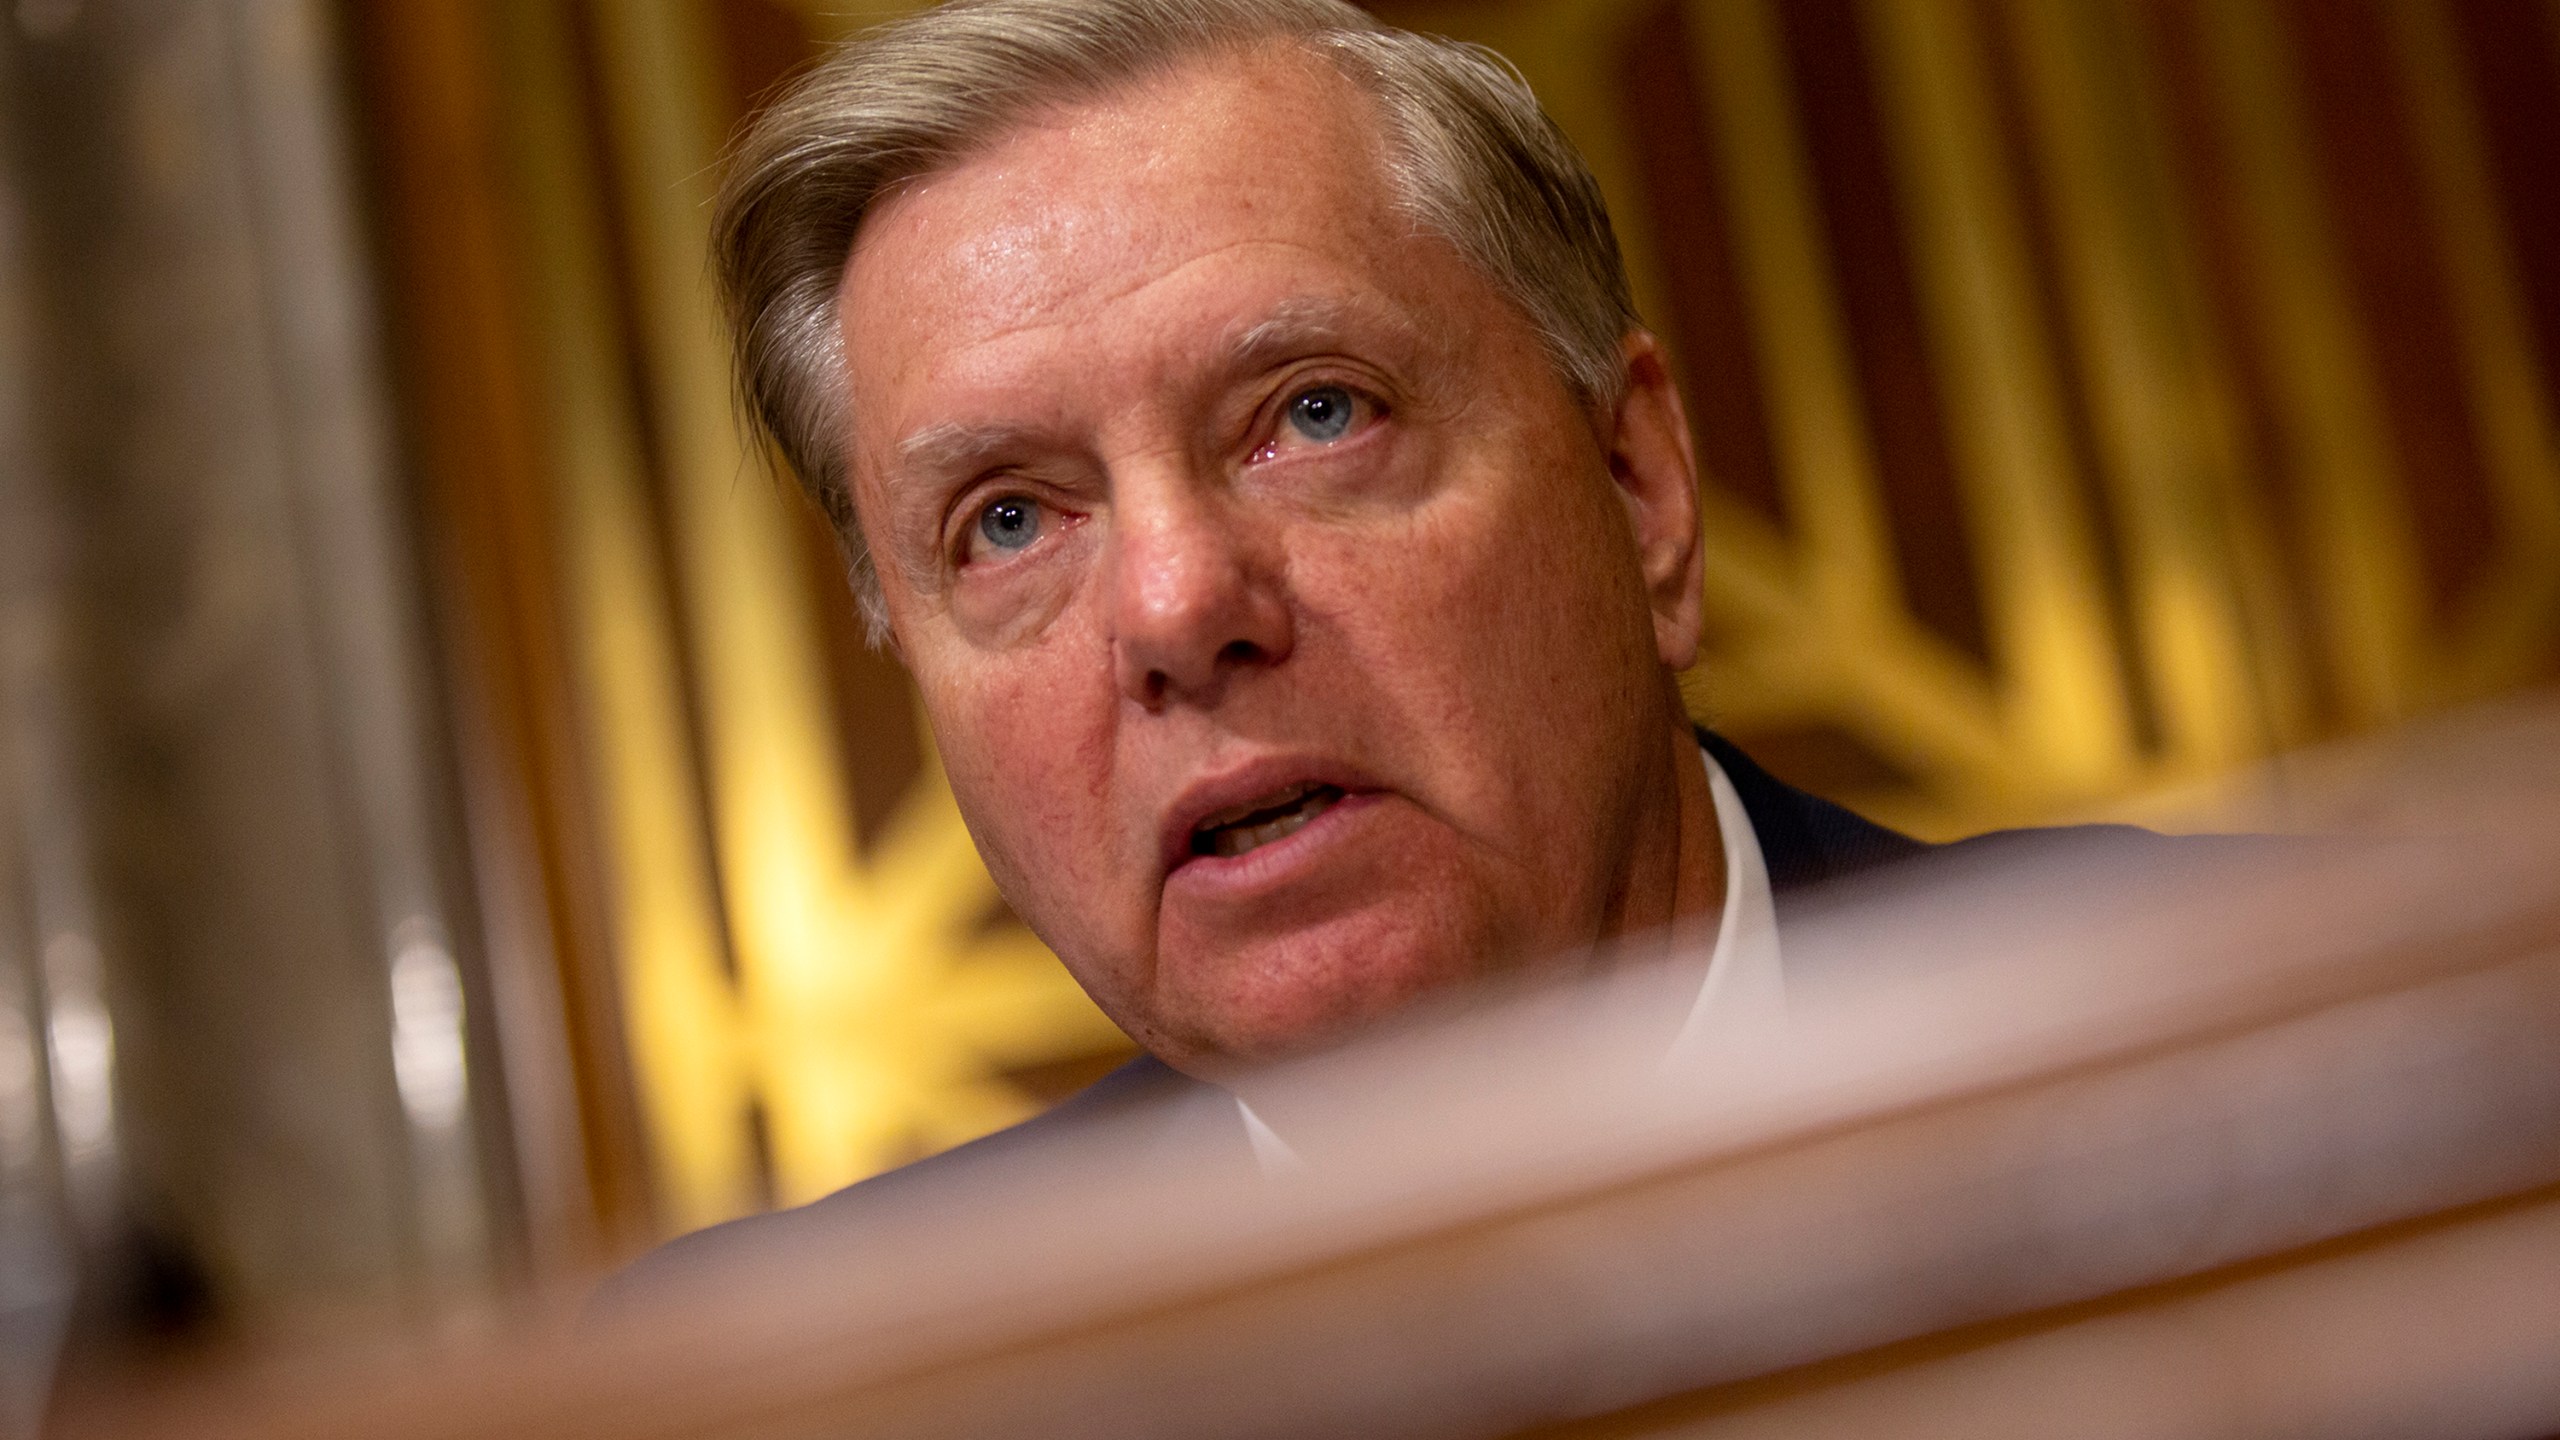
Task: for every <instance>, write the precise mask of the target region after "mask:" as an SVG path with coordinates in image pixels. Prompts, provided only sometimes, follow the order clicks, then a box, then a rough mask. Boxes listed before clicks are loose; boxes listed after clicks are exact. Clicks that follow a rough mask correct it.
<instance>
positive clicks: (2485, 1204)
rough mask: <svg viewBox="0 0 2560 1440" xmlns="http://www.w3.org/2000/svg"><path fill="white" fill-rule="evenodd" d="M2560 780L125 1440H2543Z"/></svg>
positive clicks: (1524, 1036)
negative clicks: (1712, 1038)
mask: <svg viewBox="0 0 2560 1440" xmlns="http://www.w3.org/2000/svg"><path fill="white" fill-rule="evenodd" d="M2556 737H2560V716H2555V714H2554V712H2552V711H2550V710H2549V709H2547V708H2546V709H2543V710H2539V711H2525V712H2518V716H2516V717H2511V718H2510V723H2507V724H2505V725H2504V726H2503V727H2497V728H2494V733H2493V734H2492V736H2491V738H2489V739H2487V740H2480V741H2476V742H2472V743H2467V744H2465V745H2462V746H2458V747H2455V752H2454V753H2455V758H2456V759H2457V760H2458V761H2459V762H2460V763H2456V764H2446V763H2441V762H2442V759H2443V757H2442V756H2438V757H2437V763H2431V764H2429V765H2427V766H2423V767H2419V768H2418V769H2417V770H2416V771H2414V772H2411V773H2400V774H2394V775H2392V778H2391V779H2390V780H2389V782H2388V783H2389V785H2392V786H2397V787H2400V789H2401V790H2402V791H2403V792H2405V794H2406V795H2407V796H2412V797H2415V803H2410V804H2401V805H2397V806H2396V807H2395V806H2393V805H2391V804H2382V803H2377V804H2375V805H2372V806H2368V807H2366V808H2367V812H2368V813H2378V814H2390V815H2394V816H2398V817H2402V818H2406V817H2409V816H2413V815H2420V814H2423V815H2424V816H2425V820H2424V823H2423V824H2422V825H2415V826H2413V827H2411V828H2413V829H2415V830H2416V831H2418V832H2420V833H2409V834H2402V835H2398V836H2392V837H2374V836H2364V837H2358V838H2354V839H2334V838H2333V839H2317V840H2302V839H2287V840H2273V839H2265V840H2191V841H2179V842H2159V841H2154V840H2149V839H2147V838H2142V837H2128V836H2125V835H2122V834H2096V835H2091V834H2082V835H2078V836H2075V837H2071V838H2068V839H2065V840H2061V841H2056V842H2052V843H2045V844H2023V843H2022V844H2014V845H2007V846H1994V847H1991V849H1989V850H1988V851H1986V852H1983V853H1979V854H1975V855H1972V856H1970V857H1967V858H1964V859H1962V860H1960V861H1956V862H1948V863H1939V864H1935V865H1924V866H1922V867H1918V868H1917V869H1915V870H1908V871H1905V872H1903V873H1901V874H1899V875H1897V876H1896V877H1894V878H1893V879H1891V880H1890V881H1888V882H1885V883H1882V884H1877V885H1870V886H1868V887H1866V888H1865V889H1863V890H1861V891H1858V892H1854V893H1849V894H1843V895H1839V896H1835V897H1831V898H1829V899H1828V900H1826V901H1825V902H1824V903H1823V904H1821V905H1820V906H1819V907H1818V909H1817V910H1816V911H1815V912H1814V913H1810V914H1797V915H1792V916H1790V917H1788V919H1787V921H1786V930H1785V935H1784V945H1785V950H1786V964H1787V973H1788V988H1789V993H1788V1005H1789V1023H1788V1026H1787V1029H1786V1032H1785V1033H1784V1034H1783V1035H1773V1036H1770V1037H1768V1038H1767V1039H1765V1040H1764V1041H1760V1042H1756V1043H1752V1044H1746V1045H1744V1046H1741V1047H1740V1048H1739V1049H1735V1048H1730V1047H1728V1048H1726V1049H1723V1050H1719V1051H1717V1052H1716V1053H1711V1054H1708V1055H1704V1056H1699V1057H1680V1056H1670V1057H1668V1058H1666V1048H1667V1042H1668V1039H1669V1037H1670V1035H1671V1034H1672V1033H1673V1032H1674V1031H1676V1029H1677V1022H1678V1019H1679V1018H1680V1016H1681V1015H1682V1014H1683V1013H1684V1012H1685V1009H1686V1001H1687V998H1688V996H1689V995H1690V994H1692V993H1694V987H1695V983H1696V979H1695V974H1694V972H1693V971H1690V970H1687V969H1686V968H1684V966H1683V964H1682V963H1681V962H1680V961H1679V960H1678V959H1676V958H1675V959H1673V960H1669V961H1653V962H1647V963H1636V962H1634V961H1627V962H1623V963H1620V964H1617V965H1613V966H1607V967H1596V968H1597V970H1598V978H1596V979H1590V980H1586V981H1584V982H1582V983H1580V984H1577V985H1575V986H1572V987H1570V988H1541V989H1536V990H1528V991H1523V992H1521V993H1518V994H1515V995H1512V996H1509V997H1507V998H1504V999H1501V1000H1499V1001H1495V1000H1492V999H1488V998H1484V997H1478V999H1477V1000H1476V1001H1475V1002H1473V1003H1471V1004H1470V1005H1469V1006H1468V1007H1467V1008H1466V1010H1465V1011H1464V1012H1463V1013H1452V1014H1449V1015H1444V1016H1441V1017H1438V1018H1436V1019H1435V1020H1433V1021H1431V1022H1429V1023H1416V1024H1415V1025H1413V1026H1412V1027H1410V1028H1408V1029H1406V1030H1404V1031H1403V1032H1401V1033H1399V1034H1396V1035H1392V1036H1381V1037H1376V1038H1373V1039H1371V1040H1368V1041H1364V1042H1363V1043H1361V1044H1360V1045H1358V1046H1355V1047H1352V1048H1350V1049H1346V1050H1344V1051H1341V1052H1337V1053H1335V1054H1331V1055H1328V1056H1325V1057H1322V1058H1320V1059H1317V1060H1314V1061H1310V1062H1306V1063H1302V1064H1300V1065H1297V1066H1294V1067H1290V1068H1288V1069H1286V1070H1283V1071H1280V1072H1276V1073H1273V1074H1269V1075H1265V1076H1262V1077H1258V1078H1256V1079H1254V1080H1252V1081H1250V1082H1245V1083H1246V1084H1247V1087H1248V1089H1249V1091H1250V1093H1251V1095H1252V1098H1253V1101H1254V1104H1255V1107H1256V1109H1257V1110H1258V1111H1259V1112H1261V1113H1263V1114H1265V1115H1267V1116H1270V1117H1273V1118H1274V1122H1275V1123H1276V1124H1278V1125H1279V1126H1280V1128H1281V1129H1282V1130H1283V1132H1284V1133H1286V1134H1287V1135H1288V1136H1289V1138H1290V1141H1291V1143H1292V1144H1293V1145H1294V1146H1295V1147H1296V1148H1297V1149H1298V1151H1299V1153H1300V1155H1301V1156H1302V1157H1303V1158H1304V1160H1305V1162H1306V1163H1305V1165H1304V1166H1303V1168H1301V1169H1298V1170H1296V1171H1292V1172H1290V1173H1287V1174H1282V1175H1277V1176H1266V1175H1264V1174H1262V1173H1261V1172H1260V1171H1258V1170H1257V1169H1255V1168H1254V1167H1252V1166H1251V1165H1250V1164H1238V1163H1235V1162H1234V1156H1235V1155H1236V1154H1237V1153H1238V1152H1237V1150H1236V1147H1235V1146H1234V1144H1233V1143H1232V1137H1231V1136H1229V1135H1227V1134H1226V1132H1223V1131H1220V1130H1219V1129H1218V1128H1217V1127H1215V1126H1194V1127H1185V1126H1184V1125H1181V1124H1177V1123H1175V1121H1176V1120H1177V1119H1178V1118H1179V1117H1177V1116H1173V1115H1169V1114H1168V1113H1166V1112H1164V1111H1162V1110H1160V1109H1157V1108H1141V1109H1138V1110H1134V1111H1129V1112H1123V1113H1118V1114H1114V1115H1111V1116H1108V1117H1105V1118H1103V1119H1100V1120H1097V1121H1095V1122H1092V1123H1090V1124H1088V1125H1086V1126H1085V1127H1084V1128H1083V1129H1082V1130H1081V1131H1078V1132H1074V1133H1070V1134H1068V1135H1066V1136H1064V1137H1062V1138H1061V1139H1060V1140H1059V1141H1058V1142H1057V1143H1055V1144H1053V1145H1051V1146H1049V1147H1047V1148H1045V1149H1037V1150H1026V1151H1025V1152H1024V1153H1021V1154H1019V1155H1017V1156H1015V1157H1012V1158H1010V1159H1007V1160H1005V1161H1003V1162H1000V1163H997V1164H993V1165H990V1166H987V1167H982V1168H981V1169H980V1170H979V1171H977V1172H973V1174H972V1178H971V1180H970V1182H969V1183H967V1184H965V1185H959V1184H954V1185H949V1186H934V1185H917V1186H912V1187H908V1188H907V1189H906V1190H905V1191H904V1193H901V1194H896V1195H892V1196H890V1197H888V1198H885V1199H883V1200H882V1201H881V1202H880V1203H878V1204H876V1205H874V1206H871V1207H869V1208H868V1209H867V1210H866V1211H864V1212H863V1213H862V1214H861V1216H860V1220H859V1223H857V1224H850V1225H843V1226H834V1225H829V1224H826V1223H823V1222H818V1221H812V1222H810V1223H807V1224H805V1225H803V1226H801V1227H800V1228H799V1229H798V1230H797V1231H796V1232H791V1233H786V1234H782V1235H779V1236H777V1238H776V1239H775V1241H774V1243H773V1244H772V1245H770V1246H769V1247H766V1248H763V1249H760V1250H757V1251H755V1252H753V1253H745V1254H741V1255H738V1256H735V1257H732V1259H733V1261H734V1263H725V1264H722V1265H720V1266H717V1267H706V1268H703V1269H700V1270H699V1271H698V1272H696V1273H690V1274H686V1275H683V1276H681V1277H677V1278H671V1279H669V1280H667V1281H666V1282H664V1283H662V1284H660V1285H658V1286H656V1287H655V1288H654V1289H650V1288H647V1287H644V1288H643V1290H642V1293H640V1294H639V1295H638V1296H637V1297H636V1298H634V1299H632V1300H630V1301H629V1302H627V1303H626V1304H625V1305H623V1306H622V1307H620V1308H619V1309H618V1310H617V1312H616V1313H614V1314H611V1315H608V1316H605V1317H603V1318H601V1319H591V1320H590V1321H589V1322H588V1323H586V1324H585V1325H583V1326H582V1327H580V1328H577V1329H574V1330H572V1331H569V1332H567V1333H563V1334H560V1335H557V1336H553V1337H549V1338H544V1339H539V1340H536V1339H528V1338H521V1337H520V1338H518V1339H517V1340H516V1341H514V1342H513V1343H510V1344H508V1345H505V1346H499V1347H488V1348H486V1349H483V1350H479V1351H475V1352H473V1353H468V1354H463V1355H456V1356H451V1357H449V1358H447V1359H446V1360H444V1361H442V1362H439V1363H438V1364H436V1365H434V1366H429V1367H423V1368H412V1369H408V1370H404V1371H401V1372H399V1373H389V1372H383V1371H376V1372H373V1373H367V1374H353V1373H344V1374H339V1375H336V1376H334V1377H332V1378H331V1379H330V1380H328V1381H327V1382H325V1383H322V1384H318V1385H314V1386H308V1387H303V1388H298V1389H294V1390H291V1391H289V1392H285V1393H281V1394H279V1393H278V1392H277V1391H276V1390H275V1389H274V1388H273V1387H269V1388H268V1389H267V1390H265V1391H262V1392H259V1393H256V1394H252V1393H251V1392H249V1391H248V1390H246V1389H243V1388H239V1387H232V1388H225V1387H223V1386H220V1385H215V1386H210V1387H206V1388H201V1389H197V1390H191V1391H189V1392H187V1394H186V1395H185V1397H184V1399H183V1403H182V1404H179V1405H178V1406H177V1409H176V1410H175V1411H167V1410H153V1411H149V1412H146V1411H144V1410H140V1409H136V1410H133V1411H129V1412H127V1413H124V1414H122V1415H119V1416H116V1417H112V1419H111V1421H110V1420H109V1419H107V1418H102V1419H101V1420H100V1422H99V1424H100V1425H101V1426H102V1427H104V1428H107V1429H112V1430H115V1431H117V1432H119V1433H135V1434H146V1435H156V1434H172V1435H174V1434H179V1433H184V1434H187V1435H190V1436H204V1435H208V1434H212V1435H228V1434H241V1435H261V1436H303V1435H311V1436H319V1435H354V1434H362V1435H366V1436H373V1437H419V1440H425V1437H431V1436H433V1437H445V1436H457V1437H458V1436H484V1435H485V1436H515V1435H522V1436H537V1435H539V1436H546V1437H553V1436H595V1437H608V1436H609V1437H617V1440H619V1437H631V1440H637V1437H644V1436H645V1437H675V1436H701V1437H724V1440H725V1437H750V1436H752V1437H759V1440H761V1437H779V1436H795V1437H796V1436H820V1435H829V1436H834V1435H862V1436H872V1435H878V1436H945V1435H949V1436H960V1435H966V1436H1016V1435H1019V1436H1032V1435H1041V1436H1048V1435H1109V1436H1186V1437H1193V1436H1319V1435H1320V1436H1350V1435H1357V1436H1475V1435H1504V1434H1517V1433H1538V1434H1553V1435H1575V1436H1633V1435H1683V1436H1690V1435H1697V1436H1708V1435H1715V1436H1723V1435H1750V1436H1762V1435H1768V1436H1828V1435H1842V1436H1847V1435H1861V1436H1865V1435H1875V1434H1892V1435H1897V1436H1910V1435H1949V1436H1955V1435H1963V1436H1968V1437H1971V1436H1984V1435H2019V1436H2028V1435H2033V1436H2050V1435H2058V1434H2074V1435H2107V1436H2153V1435H2159V1436H2242V1435H2253V1436H2254V1435H2268V1436H2273V1435H2287V1436H2292V1435H2320V1436H2329V1435H2366V1434H2371V1435H2391V1436H2422V1435H2441V1436H2446V1437H2475V1440H2487V1437H2493V1436H2509V1435H2515V1436H2528V1435H2535V1434H2546V1433H2552V1432H2560V807H2555V806H2554V805H2553V804H2552V803H2551V801H2552V794H2551V792H2549V791H2547V790H2536V789H2535V788H2533V787H2531V786H2526V785H2522V784H2521V783H2520V782H2519V781H2518V780H2517V778H2516V777H2518V776H2520V775H2524V774H2527V773H2529V772H2531V771H2533V770H2535V769H2537V768H2538V769H2541V770H2546V771H2547V770H2549V769H2551V768H2552V764H2553V762H2552V759H2551V757H2552V756H2553V755H2554V754H2556V753H2560V750H2554V749H2550V748H2545V747H2550V746H2552V745H2554V743H2555V738H2556ZM2502 746H2503V747H2515V746H2523V747H2527V748H2525V749H2522V750H2515V749H2512V748H2510V749H2508V750H2506V751H2503V752H2502V751H2501V750H2500V749H2499V748H2497V747H2502ZM2502 755H2504V756H2509V757H2512V763H2507V762H2506V761H2505V760H2503V759H2502ZM2386 773H2388V772H2387V769H2386ZM2482 777H2486V778H2485V779H2484V778H2482ZM1168 1103H1169V1104H1173V1105H1191V1106H1197V1105H1201V1104H1203V1103H1208V1104H1225V1103H1226V1101H1225V1097H1223V1096H1220V1095H1217V1094H1215V1093H1213V1092H1209V1093H1204V1094H1197V1095H1193V1096H1191V1097H1189V1098H1187V1099H1182V1100H1176V1101H1171V1102H1168ZM1193 1135H1197V1136H1201V1137H1208V1136H1217V1137H1220V1138H1219V1140H1217V1141H1216V1142H1213V1141H1212V1140H1210V1139H1208V1138H1199V1139H1190V1138H1185V1137H1187V1136H1193Z"/></svg>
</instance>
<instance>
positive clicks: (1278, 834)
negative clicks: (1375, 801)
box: [1191, 785, 1342, 858]
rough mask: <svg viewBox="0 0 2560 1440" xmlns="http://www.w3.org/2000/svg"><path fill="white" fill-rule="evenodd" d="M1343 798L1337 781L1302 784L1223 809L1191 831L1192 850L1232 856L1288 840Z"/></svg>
mask: <svg viewBox="0 0 2560 1440" xmlns="http://www.w3.org/2000/svg"><path fill="white" fill-rule="evenodd" d="M1341 798H1342V789H1341V787H1339V786H1335V785H1300V786H1294V787H1292V788H1291V789H1290V790H1288V791H1287V792H1285V793H1283V794H1281V795H1278V796H1275V797H1272V798H1269V799H1264V800H1258V801H1255V802H1254V803H1253V804H1250V805H1239V806H1237V807H1235V808H1234V809H1231V810H1221V811H1219V812H1218V813H1217V814H1215V815H1212V816H1210V817H1209V818H1208V819H1206V820H1204V821H1202V822H1200V824H1199V825H1198V826H1197V827H1196V828H1194V829H1193V830H1192V832H1191V853H1192V854H1194V855H1216V856H1220V857H1222V858H1232V857H1234V856H1237V855H1242V854H1244V853H1245V852H1247V851H1249V850H1259V849H1261V848H1262V847H1263V846H1265V845H1268V844H1271V843H1272V842H1273V841H1275V840H1286V839H1288V838H1289V837H1290V836H1292V835H1294V834H1296V833H1298V831H1300V830H1301V829H1304V828H1305V827H1306V823H1307V822H1308V821H1310V820H1313V819H1314V818H1316V817H1317V816H1319V815H1321V814H1323V813H1324V812H1325V811H1327V810H1330V809H1332V808H1333V806H1334V803H1335V802H1336V801H1339V800H1340V799H1341Z"/></svg>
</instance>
